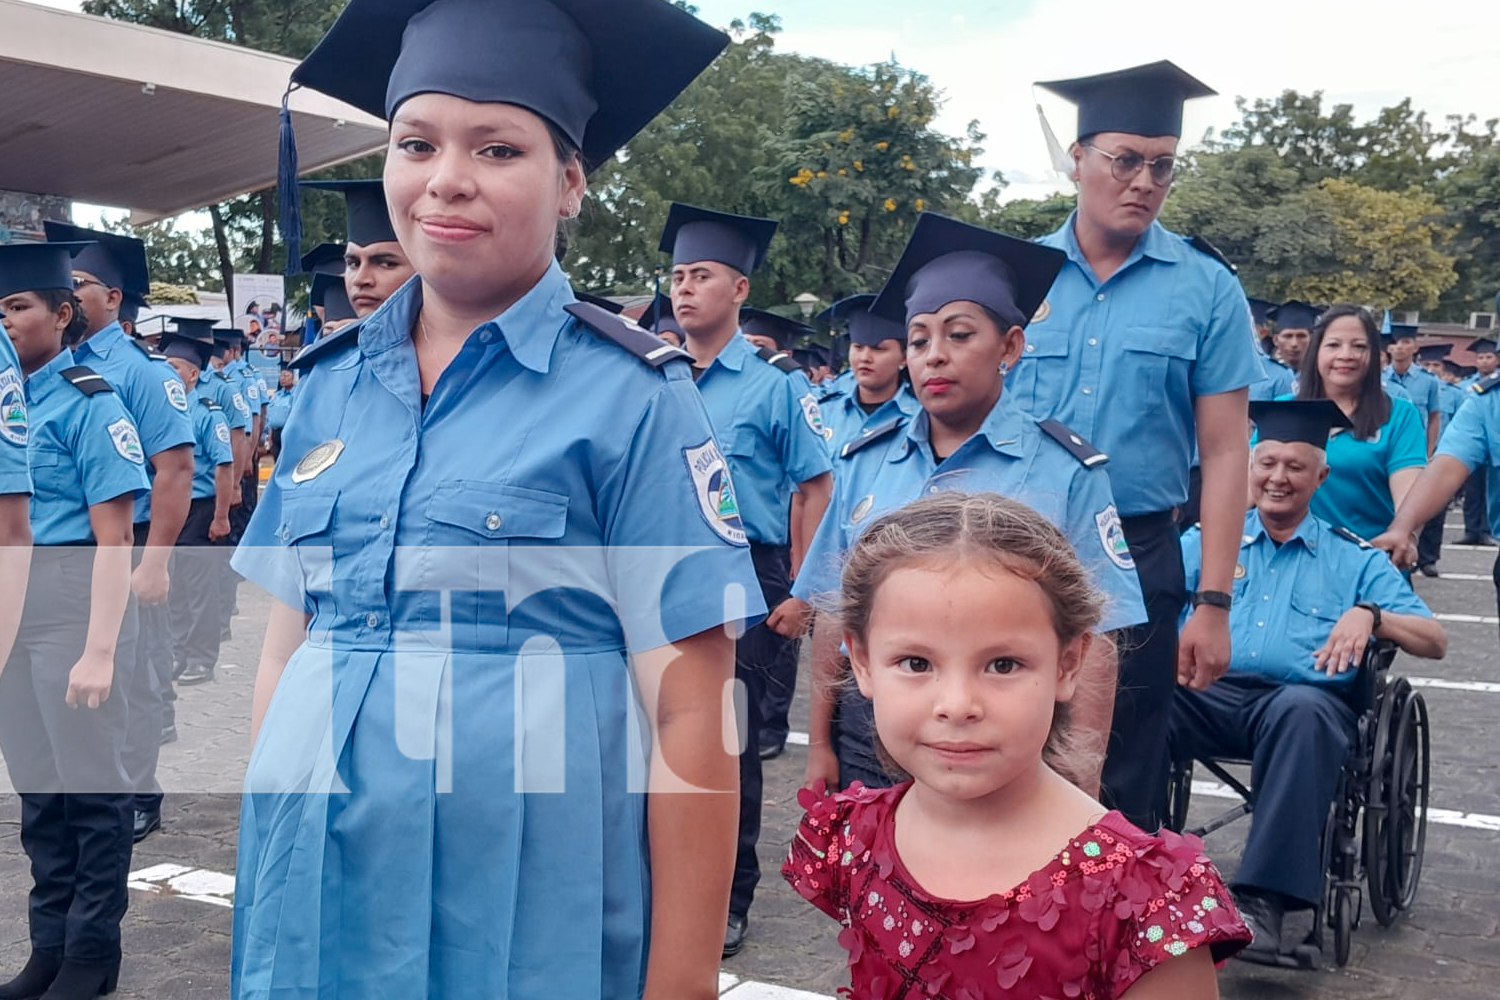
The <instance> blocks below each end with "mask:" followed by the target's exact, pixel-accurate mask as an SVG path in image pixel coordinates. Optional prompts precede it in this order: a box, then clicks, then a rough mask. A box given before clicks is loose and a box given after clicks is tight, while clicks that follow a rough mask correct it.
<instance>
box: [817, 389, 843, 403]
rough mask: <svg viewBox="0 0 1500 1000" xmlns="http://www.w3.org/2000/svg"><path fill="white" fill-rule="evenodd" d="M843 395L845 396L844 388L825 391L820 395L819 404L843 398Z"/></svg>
mask: <svg viewBox="0 0 1500 1000" xmlns="http://www.w3.org/2000/svg"><path fill="white" fill-rule="evenodd" d="M843 396H844V390H842V389H830V390H829V391H827V392H825V393H823V395H821V396H819V397H818V405H819V406H822V405H823V404H824V403H831V402H833V401H834V400H835V399H842V398H843Z"/></svg>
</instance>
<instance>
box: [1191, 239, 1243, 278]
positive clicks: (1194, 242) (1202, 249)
mask: <svg viewBox="0 0 1500 1000" xmlns="http://www.w3.org/2000/svg"><path fill="white" fill-rule="evenodd" d="M1188 245H1189V246H1191V247H1192V248H1193V249H1194V250H1197V251H1198V252H1199V253H1206V254H1208V255H1209V256H1210V257H1212V258H1213V259H1214V260H1216V261H1218V262H1219V263H1220V264H1223V265H1224V266H1225V267H1227V268H1229V273H1230V274H1239V273H1240V269H1239V268H1237V267H1235V266H1234V265H1233V264H1231V263H1229V258H1228V257H1225V256H1224V255H1223V254H1221V253H1219V248H1218V247H1216V246H1214V245H1213V244H1212V243H1210V242H1208V240H1205V239H1204V238H1203V237H1201V236H1190V237H1188Z"/></svg>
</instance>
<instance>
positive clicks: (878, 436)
mask: <svg viewBox="0 0 1500 1000" xmlns="http://www.w3.org/2000/svg"><path fill="white" fill-rule="evenodd" d="M904 423H906V418H905V417H892V418H891V419H889V420H887V421H886V422H885V423H883V424H881V425H879V426H878V427H867V428H866V429H865V430H863V431H862V432H860V435H859V437H857V438H855V439H854V440H853V441H850V442H849V443H848V444H846V445H844V447H843V448H842V449H840V451H839V457H840V458H850V457H851V456H854V455H857V454H859V452H861V451H863V450H864V449H866V448H868V447H870V445H872V444H874V443H875V442H877V441H884V440H885V439H886V438H888V437H890V436H891V435H892V434H893V433H895V432H896V431H897V430H899V429H900V428H901V425H902V424H904Z"/></svg>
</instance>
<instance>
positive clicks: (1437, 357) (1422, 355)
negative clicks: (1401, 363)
mask: <svg viewBox="0 0 1500 1000" xmlns="http://www.w3.org/2000/svg"><path fill="white" fill-rule="evenodd" d="M1452 352H1453V345H1452V344H1423V345H1422V346H1421V347H1419V348H1417V360H1419V361H1441V360H1443V359H1444V358H1446V357H1447V356H1448V355H1449V354H1451V353H1452Z"/></svg>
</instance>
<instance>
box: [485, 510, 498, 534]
mask: <svg viewBox="0 0 1500 1000" xmlns="http://www.w3.org/2000/svg"><path fill="white" fill-rule="evenodd" d="M484 526H485V527H486V528H488V529H490V530H491V531H497V530H499V528H500V515H499V514H491V515H490V516H489V517H487V518H485V519H484Z"/></svg>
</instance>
